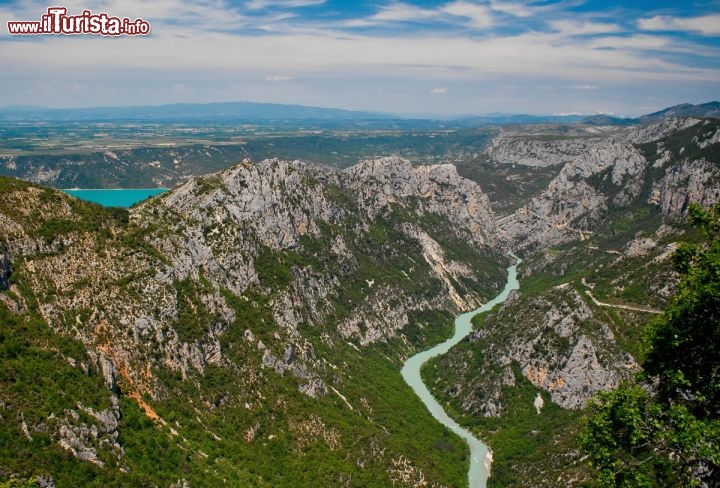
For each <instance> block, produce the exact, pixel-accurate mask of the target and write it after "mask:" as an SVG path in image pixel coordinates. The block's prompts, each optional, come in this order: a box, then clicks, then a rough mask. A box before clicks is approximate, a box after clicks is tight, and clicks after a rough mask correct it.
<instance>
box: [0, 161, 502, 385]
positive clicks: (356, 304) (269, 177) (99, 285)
mask: <svg viewBox="0 0 720 488" xmlns="http://www.w3.org/2000/svg"><path fill="white" fill-rule="evenodd" d="M38 191H39V190H36V189H35V188H32V187H30V188H27V189H25V190H23V191H20V192H16V193H14V194H12V195H11V196H10V198H11V199H14V200H15V201H16V203H22V205H20V206H21V207H23V208H30V207H31V206H32V203H31V202H30V201H29V200H32V199H33V198H35V199H37V200H38V201H39V200H40V199H39V198H37V197H38V195H35V194H36V193H37V192H38ZM55 198H56V199H57V200H58V203H59V205H57V204H56V205H55V206H56V207H58V208H61V209H64V210H63V212H61V213H64V214H65V215H64V216H63V218H66V219H68V220H73V219H75V220H78V217H76V216H75V215H73V213H72V211H71V209H70V207H69V206H68V205H66V204H64V202H65V201H66V199H67V198H68V197H65V196H60V195H55ZM78 222H80V221H79V220H78ZM130 222H131V224H130V226H129V227H128V228H127V229H123V230H120V229H114V230H112V231H111V232H112V233H115V234H119V235H121V237H119V238H118V239H117V240H116V241H115V242H113V243H112V245H110V246H107V243H106V244H105V245H106V247H107V248H106V249H105V250H104V251H103V252H101V253H98V252H97V249H98V246H100V245H101V244H99V243H98V242H97V241H95V240H94V239H95V237H94V236H93V235H91V234H88V233H82V232H76V233H69V234H67V235H66V236H64V237H63V239H64V240H63V241H62V242H61V243H59V244H54V245H59V246H61V247H58V248H57V249H58V250H57V251H55V252H50V253H47V255H46V256H45V257H44V258H43V259H42V260H38V261H32V262H29V263H28V264H27V267H28V268H27V271H28V272H29V273H30V275H31V278H30V279H31V286H32V287H34V288H35V289H36V290H38V292H42V290H45V289H48V288H51V289H57V290H67V293H56V294H54V295H49V296H48V297H47V299H46V300H43V301H42V303H41V304H40V309H41V313H42V315H43V316H44V317H45V319H46V320H47V322H48V323H49V324H52V326H53V327H55V328H56V329H57V330H61V331H67V332H70V333H72V334H74V335H76V336H77V338H79V339H80V340H81V341H82V342H83V343H85V344H86V346H87V347H88V349H89V351H90V352H91V354H92V356H93V357H94V358H95V360H96V362H97V365H98V367H99V369H100V370H101V371H102V373H103V377H104V379H105V383H106V385H107V386H108V387H109V388H110V389H111V390H113V391H116V392H117V391H120V390H123V391H127V392H129V393H130V394H133V395H134V396H136V397H138V398H140V397H141V396H142V394H143V393H148V394H150V395H151V396H153V395H155V392H156V387H157V381H156V378H155V377H154V375H153V368H154V367H156V366H160V365H162V367H165V368H170V369H172V370H175V371H178V372H179V373H180V374H181V375H182V377H185V378H186V377H189V376H192V375H195V374H202V373H203V371H204V370H205V369H206V367H208V365H211V364H215V365H221V366H222V365H227V361H228V359H227V358H226V355H225V351H224V350H223V347H222V345H221V341H222V337H223V335H224V334H225V333H226V331H227V330H228V328H230V327H231V326H232V325H233V324H234V323H235V322H236V321H237V320H245V319H244V318H243V317H244V315H243V314H246V312H244V311H243V307H244V306H245V305H243V303H247V306H248V307H251V308H252V307H259V306H261V307H264V308H263V310H264V312H263V313H262V314H261V316H262V317H263V318H262V320H263V321H265V322H266V323H265V324H264V325H263V328H267V327H275V330H274V331H273V333H272V334H271V335H266V336H265V337H263V338H262V342H263V348H262V349H258V350H257V351H256V352H255V353H254V354H256V359H255V361H256V364H257V365H258V366H260V365H264V366H265V367H267V368H269V369H271V370H273V371H275V372H277V373H278V374H284V373H285V372H289V373H291V374H293V375H294V376H296V377H297V378H299V379H300V380H301V384H300V386H299V388H300V389H301V391H303V392H305V393H307V394H309V395H319V394H323V392H324V391H326V387H325V384H324V380H322V378H321V374H322V370H323V367H322V366H321V361H320V359H319V358H317V357H316V356H315V354H314V352H313V351H314V347H313V344H312V343H311V342H309V341H308V340H307V339H306V338H305V337H303V334H302V333H301V332H300V330H299V325H300V324H304V325H305V326H306V327H321V326H324V325H325V324H327V322H328V319H329V318H331V317H333V319H332V320H333V321H334V322H333V323H334V327H335V328H334V329H332V328H331V329H329V330H326V334H325V335H323V337H324V340H326V341H328V342H330V343H331V342H333V341H334V340H336V339H338V338H340V339H343V340H348V339H352V340H354V341H356V342H357V344H358V345H360V346H365V345H369V344H372V343H374V342H377V341H388V340H391V339H393V338H395V337H398V336H399V335H401V334H402V333H403V328H404V327H405V326H407V324H408V323H409V318H408V316H409V314H410V313H412V312H414V311H422V310H434V309H444V310H447V311H450V312H453V313H455V312H458V311H460V310H463V309H467V308H471V307H473V306H474V305H475V304H477V303H478V302H479V301H480V300H481V297H480V295H479V294H478V291H477V290H478V289H482V287H483V286H486V287H487V286H488V285H487V284H486V283H485V282H484V281H479V279H478V277H477V276H476V274H477V271H478V270H477V269H475V268H474V266H475V265H474V264H473V263H474V262H475V261H473V260H472V259H470V261H462V259H457V258H455V259H449V258H448V257H447V256H445V250H444V249H443V248H442V246H441V245H440V244H439V243H438V242H437V241H436V240H435V239H434V238H433V237H432V236H431V234H433V233H434V234H436V235H437V234H441V235H442V237H443V239H445V240H448V239H450V240H453V239H454V240H456V241H457V242H461V243H463V244H462V245H463V246H469V247H467V249H468V250H469V251H466V252H468V253H470V254H468V256H466V257H467V258H472V255H471V254H472V253H475V255H476V256H482V255H483V254H498V253H499V252H501V251H502V250H501V246H500V245H499V243H498V239H497V232H496V230H495V223H494V219H493V215H492V211H491V209H490V206H489V202H488V199H487V197H486V196H485V195H484V194H483V193H482V190H481V189H480V188H479V187H478V186H477V185H476V184H475V183H472V182H471V181H469V180H467V179H465V178H462V177H460V176H459V175H458V174H457V171H456V170H455V168H454V166H451V165H440V166H424V167H417V168H416V167H413V166H411V165H410V163H409V162H407V161H406V160H402V159H399V158H385V159H379V160H371V161H365V162H363V163H361V164H359V165H358V166H356V167H353V168H350V169H348V170H345V171H339V170H332V169H326V168H321V167H318V166H313V165H310V164H306V163H303V162H299V161H293V162H290V161H281V160H277V159H273V160H266V161H262V162H260V163H258V164H252V163H251V162H249V161H244V162H242V163H239V164H237V165H235V166H233V167H232V168H230V169H228V170H226V171H223V172H220V173H217V174H213V175H207V176H204V177H198V178H193V179H191V180H190V181H188V182H187V183H185V184H183V185H181V186H180V187H178V188H176V189H175V190H173V191H171V192H168V193H166V194H164V195H162V196H160V197H158V198H156V199H153V200H151V201H149V202H147V203H145V204H143V205H140V206H139V207H137V208H135V209H133V210H131V211H130ZM438 224H442V227H437V228H436V227H435V226H436V225H438ZM3 225H4V227H5V228H6V229H8V230H11V231H12V232H8V234H9V235H10V236H11V241H10V245H11V246H14V247H15V248H16V249H19V250H20V251H21V252H22V253H24V254H26V255H30V254H32V253H33V252H34V250H40V249H43V247H42V246H46V245H47V243H44V242H43V241H42V239H37V238H34V237H33V236H32V232H27V229H25V228H24V227H23V226H22V225H19V223H18V222H17V221H16V220H13V219H10V220H9V221H7V222H3ZM79 225H80V224H79ZM80 227H82V226H81V225H80ZM373 232H378V233H379V234H377V236H376V237H377V238H381V239H385V237H383V236H385V235H386V234H388V233H392V234H393V235H395V238H396V239H400V240H401V241H402V242H392V241H387V242H386V243H385V244H381V248H378V249H373V248H371V249H368V245H371V246H373V245H377V244H369V242H371V241H370V240H369V238H368V236H371V237H372V236H373V235H374V234H372V233H373ZM372 238H374V237H372ZM52 242H55V241H52ZM399 245H401V246H405V247H406V248H398V247H396V246H399ZM310 249H314V250H312V251H311V250H310ZM417 249H420V250H422V251H421V252H420V253H419V255H418V254H416V250H417ZM463 249H465V248H463ZM376 254H377V256H379V257H380V256H383V255H386V254H389V255H390V256H396V257H395V258H393V259H398V260H401V261H402V262H404V263H407V268H408V269H403V270H395V271H393V272H394V273H399V272H400V271H402V272H403V273H405V275H404V276H402V275H399V276H401V278H399V279H395V278H393V279H392V280H388V279H387V277H385V276H384V275H382V274H379V275H378V274H377V271H374V272H373V273H376V274H374V275H367V277H365V276H364V274H365V273H367V272H368V271H367V270H366V269H365V268H364V267H367V266H368V265H367V264H362V263H367V262H368V256H374V255H376ZM361 256H364V258H363V261H362V262H361V261H360V260H359V259H358V258H359V257H361ZM418 258H419V259H420V261H418ZM372 259H375V258H372ZM284 261H285V262H284ZM413 262H416V263H417V265H415V266H413ZM80 263H83V265H80ZM337 264H339V266H338V265H337ZM498 272H499V267H498ZM6 274H7V273H6ZM411 275H412V277H411ZM418 279H421V280H428V282H429V283H433V282H436V283H438V284H439V286H438V287H437V288H436V292H433V293H432V294H429V295H428V296H418V295H417V294H415V295H413V294H412V293H408V292H407V291H406V289H407V288H408V287H407V286H406V285H405V284H404V283H403V281H407V282H408V283H410V282H414V281H416V280H418ZM355 281H357V282H358V283H357V284H353V283H354V282H355ZM470 282H475V283H477V286H473V287H472V288H470V287H467V286H463V284H464V283H470ZM349 283H350V284H349ZM116 284H127V286H123V287H120V286H117V285H116ZM348 286H362V287H363V289H364V290H366V291H365V292H363V296H357V297H353V298H352V299H351V300H349V301H350V303H349V304H347V301H348V299H347V298H341V297H343V296H345V291H344V288H345V287H348ZM490 286H494V283H493V284H492V285H490ZM414 289H415V290H419V292H421V293H425V292H424V291H421V289H419V288H418V287H415V288H414ZM249 291H251V295H250V296H252V297H255V298H254V300H258V299H260V297H263V298H262V299H263V300H267V303H266V304H265V305H259V304H256V303H251V302H250V301H249V299H248V298H247V296H246V294H247V293H248V292H249ZM228 293H229V294H232V295H234V296H235V297H239V301H238V300H235V301H234V302H233V303H232V304H231V303H230V302H228ZM415 293H418V292H415ZM339 300H344V301H345V302H346V303H344V304H343V306H342V312H338V308H337V303H338V301H339ZM88 310H90V311H91V312H90V313H88V312H87V311H88ZM70 317H72V319H70V320H68V318H70ZM243 325H244V327H245V328H250V329H252V330H253V332H254V331H255V330H257V327H256V326H257V324H253V323H247V324H243ZM253 332H251V334H252V333H253ZM258 343H260V342H258ZM147 345H150V347H148V346H147ZM288 351H292V353H291V354H288Z"/></svg>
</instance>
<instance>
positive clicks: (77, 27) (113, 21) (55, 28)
mask: <svg viewBox="0 0 720 488" xmlns="http://www.w3.org/2000/svg"><path fill="white" fill-rule="evenodd" d="M7 26H8V32H9V33H10V34H13V35H22V36H28V35H36V34H68V35H72V34H95V35H99V36H145V35H147V34H149V33H150V24H149V23H148V22H145V21H144V20H143V19H135V20H132V21H131V20H130V19H128V18H127V17H125V18H124V19H121V18H119V17H111V16H109V15H108V14H105V13H102V14H94V13H92V12H90V11H89V10H83V13H82V14H81V15H68V14H67V8H65V7H50V8H48V9H47V14H43V16H42V17H41V20H40V21H39V22H38V21H27V20H25V21H11V22H8V23H7Z"/></svg>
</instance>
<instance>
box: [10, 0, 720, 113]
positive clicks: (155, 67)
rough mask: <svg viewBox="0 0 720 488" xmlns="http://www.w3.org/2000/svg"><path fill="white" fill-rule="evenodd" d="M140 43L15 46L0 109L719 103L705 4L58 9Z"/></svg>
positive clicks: (16, 11) (423, 109)
mask: <svg viewBox="0 0 720 488" xmlns="http://www.w3.org/2000/svg"><path fill="white" fill-rule="evenodd" d="M60 4H61V5H64V6H66V7H67V8H68V14H70V15H79V14H81V13H82V11H83V10H85V9H87V10H90V11H91V12H92V13H93V14H99V13H107V14H108V15H111V16H117V17H120V18H123V17H128V18H130V19H131V20H133V19H136V18H142V19H143V20H145V21H147V22H149V23H150V25H151V31H150V34H149V35H147V36H119V37H102V36H95V35H90V34H87V35H75V36H65V35H38V36H15V35H10V34H9V32H8V27H7V22H8V21H15V20H34V21H36V20H40V18H41V16H42V15H43V14H44V13H46V11H47V9H48V7H50V6H52V5H55V4H48V3H42V2H39V1H37V0H22V1H6V0H0V67H1V68H0V106H5V105H15V104H19V105H26V104H27V105H34V106H44V107H89V106H132V105H160V104H165V103H176V102H197V103H205V102H223V101H256V102H272V103H292V104H300V105H310V106H319V107H337V108H345V109H352V110H366V111H375V112H385V113H396V114H405V115H429V114H434V115H447V116H453V115H469V114H487V113H530V114H571V113H582V114H591V113H608V114H614V115H621V116H635V115H640V114H645V113H650V112H653V111H656V110H659V109H662V108H665V107H667V106H671V105H675V104H678V103H684V102H689V103H703V102H708V101H711V100H718V99H720V0H699V1H694V0H687V1H684V2H678V1H665V0H649V1H646V0H636V1H625V2H621V1H613V0H608V1H603V0H552V1H546V0H542V1H529V2H522V1H516V0H481V1H470V0H453V1H409V0H408V1H388V0H373V1H367V2H366V1H351V0H343V1H341V0H242V1H239V0H238V1H229V0H227V1H226V0H203V1H199V2H187V1H183V0H153V1H152V2H148V1H145V0H84V1H82V0H81V1H77V0H68V1H65V2H63V3H60Z"/></svg>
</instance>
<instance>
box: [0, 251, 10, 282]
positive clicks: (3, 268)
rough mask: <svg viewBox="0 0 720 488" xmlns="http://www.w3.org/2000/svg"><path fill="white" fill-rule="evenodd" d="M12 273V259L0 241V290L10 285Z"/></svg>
mask: <svg viewBox="0 0 720 488" xmlns="http://www.w3.org/2000/svg"><path fill="white" fill-rule="evenodd" d="M11 273H12V261H11V260H10V256H9V255H8V253H7V252H6V250H5V247H4V246H3V245H2V243H0V290H6V289H7V288H8V287H9V286H10V274H11Z"/></svg>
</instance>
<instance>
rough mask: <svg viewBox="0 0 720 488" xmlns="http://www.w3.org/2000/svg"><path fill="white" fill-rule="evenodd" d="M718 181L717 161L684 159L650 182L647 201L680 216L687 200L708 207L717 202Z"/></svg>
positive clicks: (718, 169) (664, 210)
mask: <svg viewBox="0 0 720 488" xmlns="http://www.w3.org/2000/svg"><path fill="white" fill-rule="evenodd" d="M715 144H717V142H715ZM718 182H720V168H719V167H718V165H717V163H713V162H710V161H707V160H705V159H701V160H699V161H688V160H685V161H682V162H681V163H679V164H677V165H675V166H670V167H669V168H667V170H666V172H665V176H664V177H663V178H662V179H661V180H660V181H658V182H656V183H654V184H653V187H652V191H651V193H650V197H649V198H648V202H649V203H653V204H655V205H657V206H658V207H659V208H660V210H661V211H662V213H663V214H665V215H683V214H684V213H685V212H686V211H687V208H688V205H689V204H690V203H697V204H699V205H702V206H704V207H709V206H712V205H715V204H717V203H718V202H720V186H718Z"/></svg>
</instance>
